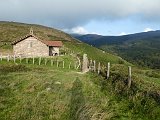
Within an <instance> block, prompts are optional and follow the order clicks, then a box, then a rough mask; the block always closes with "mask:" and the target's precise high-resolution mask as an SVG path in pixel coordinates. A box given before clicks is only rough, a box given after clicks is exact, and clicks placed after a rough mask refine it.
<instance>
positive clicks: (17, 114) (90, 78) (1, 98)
mask: <svg viewBox="0 0 160 120" xmlns="http://www.w3.org/2000/svg"><path fill="white" fill-rule="evenodd" d="M1 23H2V25H1V26H3V32H0V34H1V35H4V36H3V38H2V39H4V40H5V41H2V42H1V43H5V42H6V44H3V46H1V47H0V53H2V54H8V53H9V52H10V54H11V53H12V47H11V45H10V42H12V41H14V39H12V37H13V36H15V38H16V39H17V38H19V36H23V34H22V33H23V32H24V31H23V29H21V31H19V30H18V28H20V27H21V26H24V29H26V32H24V35H25V34H27V33H28V31H29V28H30V27H31V26H32V28H33V29H35V30H34V33H35V34H36V30H37V33H38V31H41V34H37V36H38V37H40V38H42V39H49V40H57V39H58V37H57V36H62V37H61V38H59V39H58V40H62V41H63V43H64V47H63V48H62V50H61V52H62V54H64V53H66V54H65V55H63V56H56V57H51V58H50V57H48V58H42V61H41V65H39V58H34V60H35V62H34V64H33V58H23V59H22V60H20V58H19V59H16V61H14V60H13V59H11V60H10V61H8V60H7V59H5V58H3V59H0V120H17V119H18V120H24V119H27V120H124V119H126V120H128V119H131V120H133V119H135V120H137V119H140V120H142V119H143V120H152V119H153V120H155V119H156V120H158V119H159V118H160V114H159V113H160V81H159V79H160V72H159V71H158V70H152V69H143V68H139V67H138V66H134V65H132V64H130V63H128V62H127V61H125V60H123V59H122V58H120V57H118V56H116V55H112V54H110V53H107V52H104V51H102V50H99V49H97V48H95V47H92V46H90V45H88V44H85V43H83V42H80V41H78V40H76V39H74V38H72V37H71V36H70V35H68V34H66V33H63V32H61V31H59V30H56V29H53V31H52V28H48V27H43V26H39V25H29V24H21V23H12V22H1ZM4 23H5V24H4ZM4 26H6V27H4ZM36 28H37V29H36ZM8 30H10V31H8ZM49 30H51V31H50V35H53V36H54V34H56V33H57V36H55V38H54V39H53V38H49V37H45V36H46V34H48V32H47V31H49ZM16 33H17V34H16ZM5 36H7V37H8V38H7V39H6V38H5ZM83 53H87V54H88V57H89V60H90V59H92V60H96V64H97V63H98V62H101V68H102V69H101V72H100V74H99V75H98V74H97V71H96V73H95V72H92V71H90V72H88V73H85V74H84V73H82V72H81V69H80V68H79V69H75V65H76V63H77V59H76V57H77V56H78V57H79V58H80V59H81V60H82V55H83ZM51 60H53V64H51ZM26 61H28V63H27V62H26ZM57 61H59V64H58V67H57ZM62 61H64V62H65V65H64V67H63V63H62ZM70 62H71V63H72V64H71V68H70V69H69V66H68V65H69V64H70ZM107 62H111V68H110V77H109V78H108V79H107V78H106V64H107ZM128 65H131V66H132V84H131V87H128V85H127V84H128V82H127V80H128Z"/></svg>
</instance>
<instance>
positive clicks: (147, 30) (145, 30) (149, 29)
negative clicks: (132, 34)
mask: <svg viewBox="0 0 160 120" xmlns="http://www.w3.org/2000/svg"><path fill="white" fill-rule="evenodd" d="M149 31H153V29H152V28H145V29H144V31H143V32H149Z"/></svg>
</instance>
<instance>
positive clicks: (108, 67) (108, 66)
mask: <svg viewBox="0 0 160 120" xmlns="http://www.w3.org/2000/svg"><path fill="white" fill-rule="evenodd" d="M109 73H110V62H108V65H107V79H108V78H109Z"/></svg>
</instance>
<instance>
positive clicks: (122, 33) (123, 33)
mask: <svg viewBox="0 0 160 120" xmlns="http://www.w3.org/2000/svg"><path fill="white" fill-rule="evenodd" d="M122 35H127V33H125V32H121V33H120V34H119V36H122Z"/></svg>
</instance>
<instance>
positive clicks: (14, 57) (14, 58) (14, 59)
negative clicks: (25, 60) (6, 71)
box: [13, 55, 16, 63]
mask: <svg viewBox="0 0 160 120" xmlns="http://www.w3.org/2000/svg"><path fill="white" fill-rule="evenodd" d="M13 61H14V63H16V56H15V55H14V56H13Z"/></svg>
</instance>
